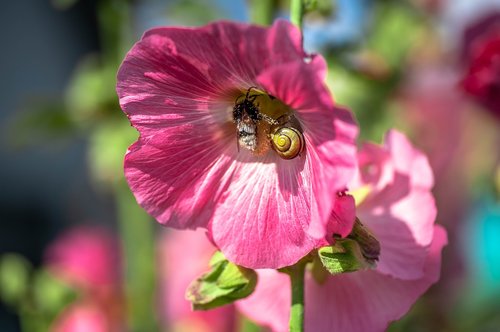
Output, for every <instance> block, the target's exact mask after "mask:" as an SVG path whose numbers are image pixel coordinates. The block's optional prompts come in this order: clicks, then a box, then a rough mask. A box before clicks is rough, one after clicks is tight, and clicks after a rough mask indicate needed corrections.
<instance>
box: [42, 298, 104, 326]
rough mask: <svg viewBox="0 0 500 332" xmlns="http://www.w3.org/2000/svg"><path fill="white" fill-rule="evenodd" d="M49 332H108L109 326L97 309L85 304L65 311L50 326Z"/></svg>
mask: <svg viewBox="0 0 500 332" xmlns="http://www.w3.org/2000/svg"><path fill="white" fill-rule="evenodd" d="M50 331H51V332H89V331H92V332H110V331H111V329H110V326H109V324H108V321H107V317H106V314H104V313H103V312H102V311H101V310H100V309H99V308H98V307H94V306H92V305H86V304H77V305H72V306H70V307H68V308H67V309H65V310H64V311H63V313H62V314H61V315H60V316H59V317H58V318H57V319H56V321H55V322H54V324H53V325H52V327H51V329H50Z"/></svg>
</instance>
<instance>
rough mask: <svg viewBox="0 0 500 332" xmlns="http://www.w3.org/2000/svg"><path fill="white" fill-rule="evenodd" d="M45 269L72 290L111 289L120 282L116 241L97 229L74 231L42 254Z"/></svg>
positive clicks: (80, 228)
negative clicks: (67, 283) (79, 288)
mask: <svg viewBox="0 0 500 332" xmlns="http://www.w3.org/2000/svg"><path fill="white" fill-rule="evenodd" d="M45 259H46V262H47V266H48V268H49V269H50V270H51V271H52V272H53V273H54V274H55V275H57V276H58V277H59V278H61V279H63V280H66V281H67V282H69V283H70V284H73V285H75V286H76V287H81V288H84V289H90V290H92V289H94V290H95V289H98V288H102V287H105V288H108V287H109V286H111V287H114V286H116V285H118V283H119V281H120V271H121V264H120V252H119V246H118V242H117V240H116V238H115V237H114V236H113V235H112V234H111V233H110V232H109V231H107V230H106V229H104V228H99V227H77V228H74V229H71V230H69V231H68V232H66V233H64V234H62V235H61V236H60V237H59V238H57V239H56V241H55V242H54V243H52V244H51V245H50V246H49V247H48V248H47V251H46V253H45Z"/></svg>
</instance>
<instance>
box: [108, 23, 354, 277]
mask: <svg viewBox="0 0 500 332" xmlns="http://www.w3.org/2000/svg"><path fill="white" fill-rule="evenodd" d="M305 58H306V54H305V53H304V51H303V50H302V47H301V36H300V32H299V30H298V29H296V28H295V27H293V26H292V25H291V24H290V23H288V22H286V21H281V20H280V21H277V22H276V23H275V24H274V25H273V26H272V27H270V28H264V27H259V26H254V25H247V24H240V23H231V22H216V23H212V24H209V25H207V26H204V27H201V28H157V29H153V30H150V31H148V32H146V33H145V35H144V36H143V38H142V39H141V41H139V42H138V43H137V44H136V45H135V46H134V47H133V48H132V49H131V51H130V52H129V53H128V54H127V56H126V58H125V60H124V62H123V64H122V65H121V67H120V70H119V72H118V84H117V92H118V96H119V98H120V104H121V107H122V109H123V110H124V112H125V113H126V114H127V116H128V117H129V119H130V121H131V123H132V125H133V126H134V127H135V128H136V129H137V130H138V131H139V132H140V137H139V139H138V141H137V142H136V143H134V144H133V145H132V146H131V147H130V148H129V151H128V152H127V155H126V157H125V175H126V177H127V180H128V183H129V186H130V188H131V189H132V191H133V192H134V194H135V197H136V199H137V201H138V202H139V204H140V205H141V206H142V207H143V208H144V209H146V211H148V212H149V213H150V214H151V215H153V216H154V217H155V218H156V219H157V220H158V221H159V222H160V223H162V224H164V225H167V226H170V227H174V228H178V229H186V228H193V229H194V228H198V227H201V228H206V229H207V230H208V232H209V236H210V237H211V238H212V240H213V241H214V243H215V244H216V245H217V247H218V248H220V250H221V251H222V252H223V253H224V255H225V256H226V257H227V258H228V259H230V260H231V261H233V262H235V263H237V264H239V265H242V266H246V267H251V268H279V267H283V266H286V265H291V264H294V263H295V262H297V261H298V260H299V259H300V258H302V257H303V256H305V255H306V254H307V253H309V252H310V251H311V250H312V249H313V248H314V247H315V246H316V243H317V240H316V239H318V238H322V237H324V236H325V235H326V232H327V230H326V224H327V222H328V218H329V216H330V212H331V210H332V207H333V206H334V205H335V204H336V197H337V193H338V192H339V191H342V190H344V189H345V187H346V184H347V182H348V180H349V179H350V178H351V177H352V175H353V173H354V168H355V144H354V140H355V137H356V135H357V127H356V125H355V123H354V121H353V119H352V116H351V114H350V113H349V112H348V111H346V110H343V109H340V108H339V107H337V106H336V105H334V103H333V100H332V98H331V96H330V94H329V92H328V90H327V88H326V86H325V85H324V83H323V80H324V76H325V74H326V65H325V62H324V60H323V59H322V58H321V57H320V56H311V57H309V60H310V61H305V60H304V59H305ZM251 87H256V88H257V89H259V90H261V91H264V92H265V94H266V95H271V97H269V98H270V100H279V101H281V102H283V103H284V104H286V105H287V106H289V107H290V108H291V109H292V110H293V111H292V113H293V116H294V117H295V118H296V119H297V121H298V123H299V124H300V127H301V129H302V131H303V136H304V142H305V150H304V151H303V152H302V153H301V155H300V156H298V157H297V158H294V159H290V160H285V159H281V158H280V157H279V156H278V155H277V154H276V153H275V152H274V151H273V150H272V149H269V148H268V149H264V150H257V152H254V151H251V150H250V149H246V148H244V147H241V148H240V149H238V144H237V134H238V130H237V128H236V124H235V122H236V121H235V119H234V114H233V107H234V106H235V100H236V99H237V98H238V97H239V96H241V95H242V94H243V95H244V94H245V93H246V92H247V91H249V88H251ZM274 97H275V98H274ZM240 100H241V99H240ZM261 122H262V121H261ZM264 135H265V131H264ZM264 137H265V136H264ZM264 141H267V140H263V141H262V142H264ZM258 142H260V139H259V141H258ZM337 205H338V203H337ZM352 222H353V220H343V221H342V223H341V225H339V226H337V227H334V228H336V229H335V232H336V233H339V234H347V233H349V231H350V227H351V226H352ZM313 237H314V238H313Z"/></svg>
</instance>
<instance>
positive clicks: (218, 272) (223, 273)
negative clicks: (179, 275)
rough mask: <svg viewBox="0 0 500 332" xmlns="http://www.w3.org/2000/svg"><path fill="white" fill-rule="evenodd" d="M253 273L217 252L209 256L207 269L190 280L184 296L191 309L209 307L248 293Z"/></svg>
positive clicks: (236, 298)
mask: <svg viewBox="0 0 500 332" xmlns="http://www.w3.org/2000/svg"><path fill="white" fill-rule="evenodd" d="M256 285H257V273H256V272H255V271H254V270H252V269H247V268H244V267H242V266H238V265H236V264H233V263H231V262H230V261H228V260H227V259H226V258H225V257H224V255H223V254H222V253H221V252H219V251H218V252H216V253H215V254H214V255H213V257H212V259H211V260H210V270H209V271H208V272H206V273H204V274H202V275H201V276H200V277H199V278H197V279H196V280H194V281H193V282H191V284H190V285H189V287H188V289H187V291H186V299H187V300H188V301H190V302H191V303H192V306H193V309H194V310H209V309H213V308H216V307H220V306H223V305H225V304H229V303H232V302H234V301H236V300H239V299H242V298H245V297H247V296H249V295H250V294H252V292H253V291H254V289H255V286H256Z"/></svg>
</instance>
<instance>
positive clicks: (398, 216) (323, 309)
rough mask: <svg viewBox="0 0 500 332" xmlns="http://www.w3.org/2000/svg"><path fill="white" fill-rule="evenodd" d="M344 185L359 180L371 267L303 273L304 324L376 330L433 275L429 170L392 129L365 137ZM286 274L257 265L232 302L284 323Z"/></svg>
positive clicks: (442, 237) (281, 327)
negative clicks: (321, 276) (377, 137)
mask: <svg viewBox="0 0 500 332" xmlns="http://www.w3.org/2000/svg"><path fill="white" fill-rule="evenodd" d="M358 161H359V165H360V166H359V167H360V168H359V173H358V175H359V176H358V178H357V180H356V181H354V183H353V185H352V188H353V189H356V188H361V190H362V192H364V194H365V196H364V197H362V199H358V209H357V214H358V216H359V218H360V220H362V222H363V223H364V225H365V226H367V227H368V228H370V229H371V230H372V232H373V233H374V235H375V237H376V238H377V239H378V240H379V241H380V245H381V252H380V257H379V262H378V265H377V268H376V269H374V270H363V271H357V272H353V273H346V274H341V275H336V276H331V275H328V277H327V279H326V280H325V281H324V282H323V283H319V282H317V281H316V279H314V278H313V277H312V275H311V274H309V273H308V274H307V275H306V285H305V330H306V331H351V332H352V331H383V330H384V329H385V328H386V327H387V325H388V323H389V322H391V321H393V320H396V319H399V318H400V317H401V316H403V315H404V314H405V313H406V312H407V311H408V310H409V309H410V307H411V305H412V304H413V303H414V302H415V301H416V300H417V298H418V297H419V296H420V295H422V294H423V293H424V292H425V291H426V290H427V288H429V286H430V285H432V284H433V283H435V282H436V281H437V280H438V278H439V272H440V271H439V270H440V265H441V249H442V248H443V246H444V245H445V244H446V242H447V239H446V232H445V231H444V229H442V228H441V227H439V226H435V225H434V219H435V217H436V209H435V206H434V199H433V197H432V194H431V187H432V184H433V176H432V172H431V169H430V167H429V165H428V162H427V159H426V157H425V156H424V155H423V154H422V153H421V152H419V151H418V150H416V149H415V148H413V147H412V146H411V144H410V143H409V142H408V141H407V139H406V138H405V137H404V136H403V135H402V134H400V133H398V132H395V131H391V132H390V133H389V134H388V135H387V137H386V140H385V145H384V146H383V147H380V146H377V145H374V144H366V145H365V146H364V147H363V149H362V151H361V152H360V153H359V156H358ZM289 288H290V282H289V278H288V276H287V275H285V274H283V273H279V272H277V271H274V270H261V271H259V282H258V284H257V289H256V291H255V293H253V294H252V295H251V296H250V297H249V298H248V299H245V300H242V301H239V302H238V303H237V306H238V308H239V309H241V310H242V311H243V312H244V313H245V314H247V315H248V316H249V317H250V318H252V319H254V320H256V321H257V322H259V323H262V324H266V325H269V326H270V327H271V328H272V329H273V330H274V331H287V330H288V316H289V308H290V301H291V300H290V289H289Z"/></svg>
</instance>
